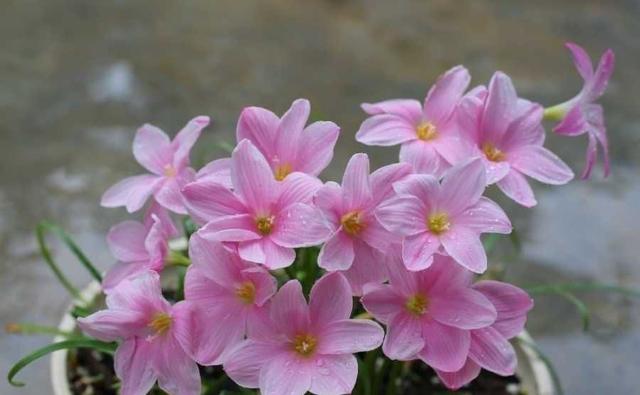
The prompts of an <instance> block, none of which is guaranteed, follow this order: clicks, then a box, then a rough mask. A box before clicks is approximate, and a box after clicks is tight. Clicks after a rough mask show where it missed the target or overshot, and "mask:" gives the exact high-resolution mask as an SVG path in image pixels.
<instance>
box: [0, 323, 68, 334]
mask: <svg viewBox="0 0 640 395" xmlns="http://www.w3.org/2000/svg"><path fill="white" fill-rule="evenodd" d="M5 330H6V331H7V332H8V333H16V334H20V335H54V336H65V337H73V336H74V334H73V333H71V332H66V331H61V330H60V329H58V328H56V327H53V326H46V325H37V324H31V323H28V322H12V323H9V324H7V325H6V326H5Z"/></svg>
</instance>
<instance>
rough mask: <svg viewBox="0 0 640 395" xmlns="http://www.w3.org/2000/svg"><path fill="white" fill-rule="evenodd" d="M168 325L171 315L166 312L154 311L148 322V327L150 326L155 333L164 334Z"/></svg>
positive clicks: (169, 324)
mask: <svg viewBox="0 0 640 395" xmlns="http://www.w3.org/2000/svg"><path fill="white" fill-rule="evenodd" d="M170 327H171V316H170V315H169V314H167V313H156V314H155V315H154V316H153V319H151V322H150V323H149V328H151V329H152V330H153V332H154V333H155V334H156V335H163V334H165V333H166V332H167V331H168V330H169V328H170Z"/></svg>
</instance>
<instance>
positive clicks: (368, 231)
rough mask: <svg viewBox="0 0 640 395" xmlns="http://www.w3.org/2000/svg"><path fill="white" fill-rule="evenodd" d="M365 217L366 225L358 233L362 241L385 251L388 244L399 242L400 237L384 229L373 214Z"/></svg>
mask: <svg viewBox="0 0 640 395" xmlns="http://www.w3.org/2000/svg"><path fill="white" fill-rule="evenodd" d="M367 217H368V218H367V220H366V221H367V226H366V227H365V228H364V229H363V230H362V231H361V232H360V234H359V236H360V239H361V240H362V241H364V242H365V243H367V244H368V245H370V246H371V247H372V248H375V249H377V250H378V251H381V252H386V251H387V249H388V248H389V245H391V244H397V243H400V242H401V238H400V237H398V236H396V235H394V234H393V233H391V232H389V231H388V230H386V229H385V228H384V226H382V224H381V223H380V222H378V220H377V219H376V218H375V217H374V216H373V215H370V214H369V215H368V216H367Z"/></svg>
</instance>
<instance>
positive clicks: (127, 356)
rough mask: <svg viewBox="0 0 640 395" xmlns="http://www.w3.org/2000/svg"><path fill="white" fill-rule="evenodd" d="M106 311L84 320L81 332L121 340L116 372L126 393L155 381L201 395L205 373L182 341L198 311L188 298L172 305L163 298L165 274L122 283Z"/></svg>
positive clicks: (134, 394) (133, 394)
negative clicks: (186, 328)
mask: <svg viewBox="0 0 640 395" xmlns="http://www.w3.org/2000/svg"><path fill="white" fill-rule="evenodd" d="M106 303H107V309H105V310H100V311H98V312H96V313H94V314H91V315H90V316H88V317H86V318H79V319H78V325H79V326H80V329H82V331H83V332H84V333H86V334H88V335H90V336H92V337H95V338H97V339H99V340H102V341H107V342H111V341H117V342H118V343H119V344H118V349H117V350H116V353H115V356H114V360H115V372H116V375H117V376H118V378H119V379H120V381H121V382H122V385H121V387H120V393H121V394H122V395H141V394H146V393H147V392H149V390H151V388H152V387H153V384H154V383H155V382H156V380H157V381H158V385H159V386H160V388H162V389H163V390H164V391H166V392H168V393H170V394H176V395H199V394H200V387H201V383H200V372H199V371H198V365H197V364H196V362H195V361H194V360H193V359H191V357H189V355H188V354H187V352H186V351H185V349H184V348H183V346H182V344H181V342H182V341H183V340H184V339H186V338H188V337H189V336H191V334H190V333H188V332H187V331H185V324H186V323H188V322H189V320H191V319H192V315H193V314H194V313H193V311H192V310H191V307H190V306H189V305H188V304H187V303H186V302H179V303H177V304H176V305H174V306H171V304H169V302H167V301H166V300H165V299H164V298H163V297H162V291H161V289H160V276H159V275H158V274H157V273H156V272H146V273H143V274H140V275H139V276H137V277H134V278H132V279H126V280H124V281H122V282H121V283H120V284H119V285H118V286H116V287H115V288H114V289H113V292H111V293H110V294H108V295H107V299H106Z"/></svg>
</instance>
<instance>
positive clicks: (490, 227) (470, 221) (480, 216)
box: [455, 196, 512, 234]
mask: <svg viewBox="0 0 640 395" xmlns="http://www.w3.org/2000/svg"><path fill="white" fill-rule="evenodd" d="M455 221H456V224H457V225H460V226H464V227H466V228H469V229H472V230H474V231H476V232H478V233H503V234H508V233H511V230H512V226H511V221H509V218H508V217H507V214H505V212H504V211H503V210H502V208H500V206H498V205H497V204H496V203H495V202H494V201H493V200H490V199H488V198H486V197H484V196H483V197H481V198H480V200H479V201H478V203H476V204H474V205H473V206H471V207H469V208H468V209H466V210H465V211H463V212H462V213H460V214H459V215H458V216H456V219H455Z"/></svg>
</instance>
